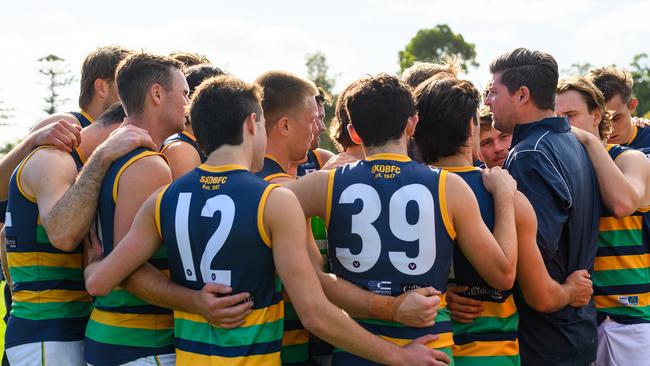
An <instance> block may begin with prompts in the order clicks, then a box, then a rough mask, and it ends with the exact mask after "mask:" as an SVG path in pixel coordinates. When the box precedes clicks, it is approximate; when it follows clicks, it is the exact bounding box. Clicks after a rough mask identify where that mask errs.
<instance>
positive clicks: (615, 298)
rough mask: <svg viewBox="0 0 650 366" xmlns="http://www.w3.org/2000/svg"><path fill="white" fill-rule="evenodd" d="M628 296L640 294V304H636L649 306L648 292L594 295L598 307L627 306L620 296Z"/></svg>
mask: <svg viewBox="0 0 650 366" xmlns="http://www.w3.org/2000/svg"><path fill="white" fill-rule="evenodd" d="M628 296H638V298H639V304H638V305H635V306H648V294H647V293H643V294H624V295H598V296H594V302H595V303H596V307H597V308H599V309H600V308H615V307H620V306H627V305H626V304H625V303H621V301H620V300H619V299H620V298H626V297H628Z"/></svg>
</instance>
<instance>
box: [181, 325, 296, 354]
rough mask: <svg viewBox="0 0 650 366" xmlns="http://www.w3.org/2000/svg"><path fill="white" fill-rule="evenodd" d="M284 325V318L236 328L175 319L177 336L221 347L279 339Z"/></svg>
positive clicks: (248, 344) (247, 344)
mask: <svg viewBox="0 0 650 366" xmlns="http://www.w3.org/2000/svg"><path fill="white" fill-rule="evenodd" d="M283 327H284V321H283V320H282V319H278V320H276V321H273V322H268V323H264V324H258V325H252V326H250V327H240V328H235V329H222V328H217V327H214V326H212V325H210V324H209V323H198V322H194V321H191V320H187V319H180V318H175V319H174V330H175V332H176V337H178V338H182V339H186V340H189V341H196V342H202V343H207V344H213V345H216V346H220V347H240V346H250V345H252V344H255V343H263V342H274V341H278V340H280V339H282V331H283Z"/></svg>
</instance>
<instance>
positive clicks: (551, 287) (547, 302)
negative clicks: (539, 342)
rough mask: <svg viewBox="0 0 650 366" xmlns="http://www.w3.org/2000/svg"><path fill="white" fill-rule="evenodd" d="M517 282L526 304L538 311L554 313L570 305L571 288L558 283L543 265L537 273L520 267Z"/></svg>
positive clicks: (531, 269)
mask: <svg viewBox="0 0 650 366" xmlns="http://www.w3.org/2000/svg"><path fill="white" fill-rule="evenodd" d="M527 267H530V266H527ZM517 282H518V283H519V287H520V288H521V291H522V293H523V295H524V299H526V303H527V304H529V305H530V306H531V307H532V308H533V309H535V310H537V311H540V312H543V313H552V312H555V311H558V310H560V309H562V308H563V307H565V306H567V305H569V301H570V299H571V297H570V291H571V289H570V287H569V286H567V285H561V284H559V283H557V282H556V281H555V280H554V279H553V278H551V276H549V274H548V272H547V271H546V268H545V267H544V266H543V265H542V268H538V269H537V271H535V270H534V269H533V268H526V266H519V271H518V273H517Z"/></svg>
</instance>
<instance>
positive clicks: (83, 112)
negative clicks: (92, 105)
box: [79, 109, 95, 123]
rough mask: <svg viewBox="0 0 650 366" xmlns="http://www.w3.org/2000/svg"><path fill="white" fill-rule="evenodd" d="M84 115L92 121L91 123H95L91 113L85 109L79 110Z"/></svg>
mask: <svg viewBox="0 0 650 366" xmlns="http://www.w3.org/2000/svg"><path fill="white" fill-rule="evenodd" d="M79 113H81V115H82V116H84V117H86V119H87V120H89V121H90V123H95V119H94V118H92V117H91V116H90V114H88V113H86V111H84V110H83V109H82V110H80V111H79Z"/></svg>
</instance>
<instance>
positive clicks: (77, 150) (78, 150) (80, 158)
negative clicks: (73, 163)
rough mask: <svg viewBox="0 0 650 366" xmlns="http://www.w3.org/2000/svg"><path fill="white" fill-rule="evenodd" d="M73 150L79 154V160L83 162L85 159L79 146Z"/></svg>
mask: <svg viewBox="0 0 650 366" xmlns="http://www.w3.org/2000/svg"><path fill="white" fill-rule="evenodd" d="M74 151H76V152H77V155H79V160H81V162H82V163H84V164H85V163H86V160H87V159H86V156H85V155H84V153H83V151H81V147H77V148H76V149H74Z"/></svg>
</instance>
